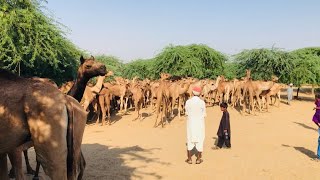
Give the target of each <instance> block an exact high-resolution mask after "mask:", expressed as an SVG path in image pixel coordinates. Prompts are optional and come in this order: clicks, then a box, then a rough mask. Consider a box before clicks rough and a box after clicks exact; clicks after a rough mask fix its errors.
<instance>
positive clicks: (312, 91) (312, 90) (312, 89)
mask: <svg viewBox="0 0 320 180" xmlns="http://www.w3.org/2000/svg"><path fill="white" fill-rule="evenodd" d="M311 94H312V95H314V84H312V88H311Z"/></svg>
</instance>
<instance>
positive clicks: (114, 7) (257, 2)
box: [46, 0, 320, 62]
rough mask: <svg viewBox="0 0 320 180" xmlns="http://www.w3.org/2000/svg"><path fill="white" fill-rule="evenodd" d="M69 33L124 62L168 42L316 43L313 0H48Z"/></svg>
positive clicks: (231, 46) (317, 4) (234, 48)
mask: <svg viewBox="0 0 320 180" xmlns="http://www.w3.org/2000/svg"><path fill="white" fill-rule="evenodd" d="M46 6H47V8H48V9H49V11H50V12H52V13H53V15H54V16H55V18H56V19H57V20H58V21H59V22H61V23H62V24H64V25H65V26H67V27H68V29H69V30H70V31H69V32H68V34H67V36H68V38H69V39H71V40H72V41H73V42H74V43H75V44H76V45H77V46H78V47H80V48H81V49H84V50H87V51H88V52H89V53H92V54H94V55H96V54H107V55H113V56H116V57H119V58H120V59H122V60H124V61H125V62H128V61H130V60H134V59H139V58H144V59H145V58H151V57H153V56H155V55H156V54H158V53H159V52H161V50H162V49H163V48H164V47H165V46H167V45H169V44H174V45H187V44H192V43H202V44H207V45H209V46H210V47H212V48H214V49H216V50H219V51H221V52H223V53H225V54H228V55H230V54H235V53H238V52H240V51H241V50H243V49H251V48H262V47H266V48H270V47H272V46H273V45H274V46H275V47H279V48H284V49H285V50H293V49H297V48H302V47H310V46H320V20H319V17H320V11H319V8H320V1H317V0H264V1H262V0H241V1H240V0H48V4H46Z"/></svg>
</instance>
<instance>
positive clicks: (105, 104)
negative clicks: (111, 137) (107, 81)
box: [96, 87, 112, 126]
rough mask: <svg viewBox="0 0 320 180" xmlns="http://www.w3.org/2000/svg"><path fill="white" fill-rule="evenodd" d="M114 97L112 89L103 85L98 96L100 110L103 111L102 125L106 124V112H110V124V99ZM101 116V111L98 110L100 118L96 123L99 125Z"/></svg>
mask: <svg viewBox="0 0 320 180" xmlns="http://www.w3.org/2000/svg"><path fill="white" fill-rule="evenodd" d="M111 98H112V94H111V92H110V90H109V89H108V88H106V87H103V88H102V89H101V91H100V93H99V97H98V102H99V105H100V110H101V113H102V119H101V123H102V126H104V125H105V117H106V113H108V116H107V120H108V121H107V124H108V125H110V123H111V122H110V101H111ZM99 116H100V111H98V119H97V121H96V125H98V123H99V120H100V119H99Z"/></svg>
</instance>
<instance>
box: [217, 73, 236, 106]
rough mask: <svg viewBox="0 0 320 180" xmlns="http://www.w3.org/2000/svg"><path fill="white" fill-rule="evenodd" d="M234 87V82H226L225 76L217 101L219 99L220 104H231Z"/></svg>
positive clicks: (218, 91) (222, 77)
mask: <svg viewBox="0 0 320 180" xmlns="http://www.w3.org/2000/svg"><path fill="white" fill-rule="evenodd" d="M234 86H235V82H234V81H226V80H225V78H224V76H221V81H220V82H219V84H218V87H217V94H216V98H215V100H217V99H219V102H227V103H229V98H230V94H231V93H232V92H233V89H234Z"/></svg>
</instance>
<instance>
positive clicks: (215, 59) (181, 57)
mask: <svg viewBox="0 0 320 180" xmlns="http://www.w3.org/2000/svg"><path fill="white" fill-rule="evenodd" d="M225 61H226V57H225V56H224V55H223V54H222V53H220V52H218V51H216V50H214V49H212V48H210V47H208V46H206V45H196V44H192V45H188V46H173V45H170V46H167V47H165V48H164V50H163V51H162V52H161V53H160V54H158V55H157V56H156V57H155V66H154V67H155V69H154V72H155V74H156V75H159V74H160V73H161V72H167V73H170V74H172V75H176V76H193V77H196V78H213V77H216V76H218V75H221V74H222V73H223V67H224V66H223V65H224V62H225Z"/></svg>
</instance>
